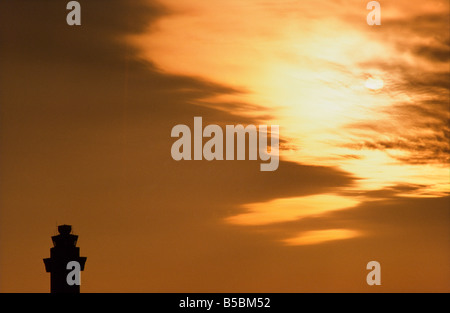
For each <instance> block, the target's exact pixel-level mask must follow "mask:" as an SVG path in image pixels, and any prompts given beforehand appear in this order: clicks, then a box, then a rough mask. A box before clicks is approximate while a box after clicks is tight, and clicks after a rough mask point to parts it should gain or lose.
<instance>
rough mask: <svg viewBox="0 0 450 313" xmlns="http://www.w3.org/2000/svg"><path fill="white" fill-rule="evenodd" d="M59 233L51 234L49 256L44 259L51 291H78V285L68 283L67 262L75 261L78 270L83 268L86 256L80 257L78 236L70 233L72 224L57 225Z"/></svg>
mask: <svg viewBox="0 0 450 313" xmlns="http://www.w3.org/2000/svg"><path fill="white" fill-rule="evenodd" d="M58 232H59V235H56V236H52V241H53V248H50V258H47V259H44V264H45V270H46V271H47V272H50V292H51V293H79V292H80V286H79V285H76V284H74V285H72V286H71V285H69V284H68V282H67V275H68V274H69V273H70V272H71V271H72V269H70V268H69V269H67V263H69V262H71V261H77V262H78V263H79V264H80V270H81V271H82V270H84V264H85V263H86V257H80V248H78V247H76V244H77V239H78V236H76V235H72V234H71V232H72V226H70V225H60V226H58Z"/></svg>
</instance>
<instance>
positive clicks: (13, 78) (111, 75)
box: [0, 0, 355, 291]
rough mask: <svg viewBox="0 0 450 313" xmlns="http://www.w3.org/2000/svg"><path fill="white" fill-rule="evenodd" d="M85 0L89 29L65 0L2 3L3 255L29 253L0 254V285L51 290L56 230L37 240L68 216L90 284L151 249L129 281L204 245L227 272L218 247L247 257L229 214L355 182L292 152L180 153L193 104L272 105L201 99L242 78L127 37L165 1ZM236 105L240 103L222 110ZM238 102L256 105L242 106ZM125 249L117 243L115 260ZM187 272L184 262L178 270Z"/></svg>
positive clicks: (212, 118)
mask: <svg viewBox="0 0 450 313" xmlns="http://www.w3.org/2000/svg"><path fill="white" fill-rule="evenodd" d="M80 3H81V7H82V26H80V27H69V26H68V25H67V24H66V21H65V17H66V13H67V11H66V9H65V4H66V2H64V1H25V0H24V1H2V2H1V4H0V40H1V46H2V49H1V50H0V62H1V64H0V67H1V69H2V70H1V72H0V86H1V89H0V102H1V104H2V105H1V106H0V110H1V111H0V119H1V122H0V128H1V130H0V133H1V138H0V144H1V147H2V158H1V162H0V166H1V172H2V185H1V190H0V193H1V196H0V199H1V207H2V210H1V216H2V219H1V220H2V227H1V230H2V232H3V233H2V236H1V238H2V239H1V240H2V244H1V247H2V251H1V253H0V256H1V257H2V260H1V261H2V264H5V263H4V262H3V261H4V256H6V255H8V256H9V257H11V256H12V255H15V256H14V257H13V259H14V260H18V259H21V261H20V262H19V261H18V262H14V264H12V263H8V265H5V266H3V265H2V268H1V271H2V275H0V277H2V284H1V285H2V286H7V287H2V288H5V289H6V290H20V289H21V288H23V289H22V290H24V289H27V291H29V290H38V291H43V290H46V289H47V282H48V279H46V277H44V275H45V273H44V272H43V268H42V266H41V265H42V264H41V258H42V257H45V252H46V251H48V245H47V244H48V242H47V241H42V240H46V239H48V232H49V231H51V230H52V229H53V227H54V225H55V223H57V222H61V221H64V222H66V223H73V224H75V227H76V229H78V230H80V232H82V234H80V235H82V236H81V238H82V239H83V240H84V241H83V247H84V249H86V250H84V251H87V255H88V256H89V257H91V256H92V258H91V260H92V261H90V265H89V268H90V270H91V273H92V274H91V275H92V276H91V282H93V284H92V285H91V289H90V290H100V289H99V287H98V285H101V286H102V288H108V281H107V277H108V276H110V273H111V272H114V271H115V269H116V268H118V267H122V266H123V264H125V263H126V264H129V263H130V262H140V261H138V260H141V256H142V255H148V254H152V255H153V257H152V258H151V260H150V261H147V262H144V263H145V266H144V267H146V268H148V270H146V271H145V273H144V274H143V273H141V271H139V272H140V273H139V274H138V273H137V272H136V270H137V268H139V267H135V268H133V267H130V268H128V269H127V270H126V277H122V278H121V279H122V280H121V281H122V282H125V283H124V285H127V284H128V283H130V286H131V285H134V284H137V283H138V282H139V281H140V279H142V278H141V277H147V278H148V279H150V277H151V276H152V275H154V274H155V273H163V274H164V273H165V274H164V275H169V276H171V274H170V273H172V272H173V271H174V269H175V268H179V267H180V266H181V267H183V268H185V267H189V266H190V264H191V263H190V262H193V260H194V259H195V258H196V257H200V256H202V257H203V261H202V262H200V263H199V265H198V267H195V269H191V272H197V273H198V274H199V272H198V271H199V270H200V268H201V269H202V270H204V275H207V274H208V273H211V271H212V269H211V268H209V270H208V269H207V268H208V267H207V266H205V264H204V263H203V262H204V261H207V260H208V259H209V260H210V261H211V262H213V263H212V264H213V265H212V266H213V267H214V266H217V267H221V268H222V269H223V272H224V273H226V272H228V273H231V272H232V270H233V267H232V266H231V267H224V262H225V261H224V259H223V258H221V256H222V255H223V254H226V253H228V252H230V251H234V252H233V253H236V256H235V257H230V261H229V262H230V264H231V263H233V262H234V263H236V262H238V261H239V260H240V258H241V257H240V256H239V253H238V252H239V250H240V249H244V248H245V247H248V246H251V245H252V241H251V240H252V239H250V238H247V239H246V240H244V239H241V240H240V242H241V246H238V247H236V246H235V244H236V241H235V240H234V239H236V238H237V236H238V235H237V234H238V232H236V231H230V230H229V229H227V230H226V231H224V229H223V228H221V225H222V221H223V219H224V218H225V217H227V216H229V215H230V214H231V213H234V212H235V210H236V209H237V207H238V206H240V205H241V204H242V203H247V202H254V201H263V200H269V199H271V198H277V197H289V196H298V195H307V194H315V193H320V192H328V191H333V190H335V188H338V187H342V186H350V185H351V184H352V183H353V182H354V180H355V178H354V177H352V176H351V175H349V174H348V173H345V172H342V171H340V170H337V169H335V168H332V167H315V166H304V165H299V164H295V163H292V162H285V161H281V163H280V166H279V169H278V170H277V171H276V172H272V173H262V172H260V170H259V163H260V162H249V161H242V162H241V161H239V162H238V161H236V162H220V161H217V162H206V161H204V162H195V161H190V162H189V161H186V162H176V161H174V160H172V158H171V155H170V147H171V144H172V143H173V141H174V140H173V138H171V137H170V131H171V128H172V127H173V126H175V125H177V124H188V125H192V123H193V117H194V116H202V117H203V119H204V124H212V123H216V124H221V125H223V124H228V123H229V124H238V123H240V124H258V123H259V122H260V119H261V118H263V117H264V116H269V115H270V112H266V111H264V110H260V108H259V107H258V106H257V105H255V104H248V103H231V104H228V103H221V104H218V105H217V106H215V105H207V106H205V105H202V101H203V99H205V98H208V97H212V96H215V95H221V94H234V93H242V92H245V90H237V89H235V88H232V87H229V86H226V85H220V84H216V83H213V82H209V81H206V80H202V79H198V78H194V77H187V76H181V75H169V74H166V73H163V72H161V71H160V70H159V69H157V67H156V66H155V65H154V64H152V63H151V62H147V61H143V60H141V59H139V58H138V51H137V50H135V49H134V48H133V47H132V46H130V45H127V44H126V43H125V42H124V41H123V35H125V34H130V33H139V32H142V31H144V30H145V29H146V28H147V27H148V26H149V24H151V23H152V22H154V21H156V20H157V19H158V18H159V17H160V16H163V15H164V14H170V12H168V11H167V10H166V9H165V8H162V7H161V6H158V5H150V6H148V5H147V1H145V2H144V1H133V2H130V1H122V0H115V1H95V2H94V1H80ZM227 105H230V108H231V110H230V109H229V110H224V107H226V106H227ZM243 108H245V109H246V110H247V109H249V108H250V109H253V110H258V112H259V113H260V116H259V117H256V118H249V117H245V116H239V112H240V111H241V110H242V109H243ZM281 142H282V143H284V142H285V141H284V140H283V139H281ZM23 229H32V230H33V232H34V233H33V234H26V235H30V236H32V237H33V239H31V241H30V239H29V238H25V237H26V236H25V235H24V234H23ZM3 234H7V235H6V236H3ZM105 234H108V238H105V237H104V236H105ZM224 234H229V235H224ZM102 238H103V239H104V240H105V242H103V243H101V242H102V241H103V239H102ZM229 238H234V239H233V240H230V239H229ZM25 241H26V243H25ZM143 241H145V244H144V243H143ZM113 242H114V243H113ZM25 244H26V245H30V246H33V247H36V248H33V249H31V250H32V251H31V252H30V249H27V251H28V253H29V254H28V255H26V256H25V255H21V256H20V257H19V255H17V254H14V253H15V252H14V251H16V248H17V247H18V246H24V245H25ZM131 247H134V248H131ZM169 247H170V248H169ZM198 247H204V248H205V251H206V252H201V251H198ZM21 251H22V250H21ZM117 251H121V253H122V254H121V255H120V256H119V257H117V258H114V261H113V262H112V263H111V262H106V260H108V259H109V258H111V256H112V255H116V253H117ZM205 253H207V254H208V255H209V257H208V255H205ZM180 256H181V257H180ZM16 258H17V259H16ZM215 258H219V259H217V260H215ZM27 260H32V261H30V262H28V261H27ZM100 260H104V261H105V262H106V263H102V262H101V261H100ZM133 260H134V261H133ZM181 260H183V262H181ZM34 261H36V262H34ZM180 262H181V263H180ZM214 262H215V263H214ZM104 264H108V266H104ZM15 266H20V268H21V270H23V271H25V272H27V273H31V274H30V276H28V277H29V278H28V279H29V280H28V281H26V282H25V281H20V282H19V281H16V280H15V278H14V277H13V276H11V275H9V274H7V273H13V272H14V271H15V269H14V268H15ZM227 266H228V265H227ZM108 267H109V269H107V271H108V272H107V273H104V272H103V271H104V269H105V268H108ZM141 268H142V267H141ZM240 272H241V273H244V272H245V271H243V270H242V269H241V271H240ZM5 273H6V274H5ZM4 274H5V275H4ZM88 275H89V274H88ZM102 275H104V276H102ZM122 275H125V274H122ZM204 275H199V276H198V279H196V281H197V287H198V286H199V284H201V283H200V282H199V281H200V280H201V279H202V278H204V277H205V276H204ZM211 275H212V274H211ZM211 275H210V276H208V277H214V276H211ZM183 277H185V278H183ZM186 277H189V273H187V274H186V275H184V276H182V277H181V279H187V278H186ZM161 278H162V276H161V277H154V279H155V284H156V283H159V284H160V286H161V288H164V290H168V289H171V288H170V287H169V286H168V284H176V283H178V284H180V290H182V289H183V288H186V285H184V284H183V282H182V281H180V280H177V279H176V277H169V280H167V281H166V282H164V281H162V280H160V279H161ZM105 279H106V280H105ZM222 279H226V277H223V278H222ZM88 280H89V278H88ZM36 281H40V282H41V283H39V284H36ZM95 282H97V284H98V285H97V289H96V287H95V285H94V284H95ZM219 282H220V280H219ZM19 284H20V285H19ZM92 286H94V287H92ZM28 288H30V289H28ZM33 288H35V289H33ZM126 288H128V287H126ZM194 288H195V286H192V289H191V290H194ZM211 288H213V287H210V289H209V290H211ZM149 289H151V290H154V289H152V288H149ZM173 289H174V288H172V289H171V290H173ZM184 290H185V289H184Z"/></svg>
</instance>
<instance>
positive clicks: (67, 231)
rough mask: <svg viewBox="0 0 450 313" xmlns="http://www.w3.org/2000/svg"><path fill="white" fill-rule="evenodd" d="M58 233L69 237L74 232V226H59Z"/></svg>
mask: <svg viewBox="0 0 450 313" xmlns="http://www.w3.org/2000/svg"><path fill="white" fill-rule="evenodd" d="M58 232H59V233H60V234H61V235H69V234H70V233H71V232H72V225H66V224H64V225H59V226H58Z"/></svg>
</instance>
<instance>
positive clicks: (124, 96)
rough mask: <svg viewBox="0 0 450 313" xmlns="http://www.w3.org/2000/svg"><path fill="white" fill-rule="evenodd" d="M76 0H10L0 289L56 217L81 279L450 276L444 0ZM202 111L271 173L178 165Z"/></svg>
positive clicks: (424, 282)
mask: <svg viewBox="0 0 450 313" xmlns="http://www.w3.org/2000/svg"><path fill="white" fill-rule="evenodd" d="M79 2H80V4H81V7H82V26H80V27H69V26H67V25H66V24H65V14H66V11H65V7H64V6H61V5H60V4H57V3H51V2H45V3H36V1H31V0H28V1H26V0H22V1H14V2H13V1H6V2H5V1H4V2H2V3H1V4H0V7H1V8H0V40H1V46H2V49H1V50H0V62H1V64H0V68H1V69H2V70H1V71H0V103H2V105H0V119H1V120H0V134H1V135H0V146H1V158H0V167H1V168H0V172H1V173H2V174H1V177H2V179H1V180H0V291H2V292H47V291H48V290H49V275H48V274H47V273H45V270H44V265H43V262H42V258H45V257H48V256H49V248H50V246H51V240H50V236H51V235H53V234H54V233H55V232H56V225H58V224H63V223H66V224H71V225H73V230H74V233H76V234H78V235H79V236H80V237H79V241H78V243H79V246H80V247H81V254H82V256H87V257H88V259H87V263H86V270H85V272H83V275H82V286H81V290H82V291H84V292H218V291H219V292H328V291H338V292H349V291H350V292H352V291H358V292H374V291H375V292H378V291H381V292H390V291H394V292H399V291H413V292H415V291H420V292H435V291H446V292H448V291H450V284H449V281H450V270H449V269H448V264H449V261H450V250H449V248H448V247H449V246H450V245H449V243H450V242H449V241H450V233H449V229H450V228H449V226H450V213H449V210H448V209H449V193H450V177H449V160H450V159H449V152H450V148H449V135H450V129H449V123H448V121H449V117H450V108H449V104H448V101H449V87H450V76H449V75H450V29H449V26H450V25H449V17H448V16H449V4H448V1H440V0H433V1H413V2H411V1H406V0H401V1H398V0H397V1H380V3H381V12H382V13H381V14H382V15H381V17H382V19H381V22H382V24H381V25H380V26H368V25H367V23H366V15H367V13H368V10H367V9H366V4H367V2H368V1H360V0H345V1H325V0H317V1H284V0H277V1H261V0H248V1H238V0H228V1H221V0H217V1H203V0H184V1H174V0H160V1H157V2H156V1H153V0H140V1H133V3H129V2H131V1H128V2H127V1H125V0H114V1H110V2H108V5H107V6H106V5H104V3H103V2H101V1H79ZM194 116H201V117H203V124H204V125H207V124H218V125H226V124H255V125H257V124H268V125H272V124H277V125H280V143H281V150H280V160H281V161H280V165H279V168H278V170H277V171H274V172H261V171H260V170H259V164H260V162H259V161H258V162H257V161H212V162H208V161H181V162H176V161H174V160H173V159H172V158H171V155H170V147H171V145H172V143H173V141H174V139H173V138H171V137H170V132H171V129H172V127H173V126H175V125H177V124H186V125H189V126H191V127H192V126H193V119H194ZM372 260H375V261H378V262H380V264H381V268H382V286H368V285H367V284H366V274H367V272H368V271H367V270H366V264H367V263H368V262H369V261H372Z"/></svg>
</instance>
